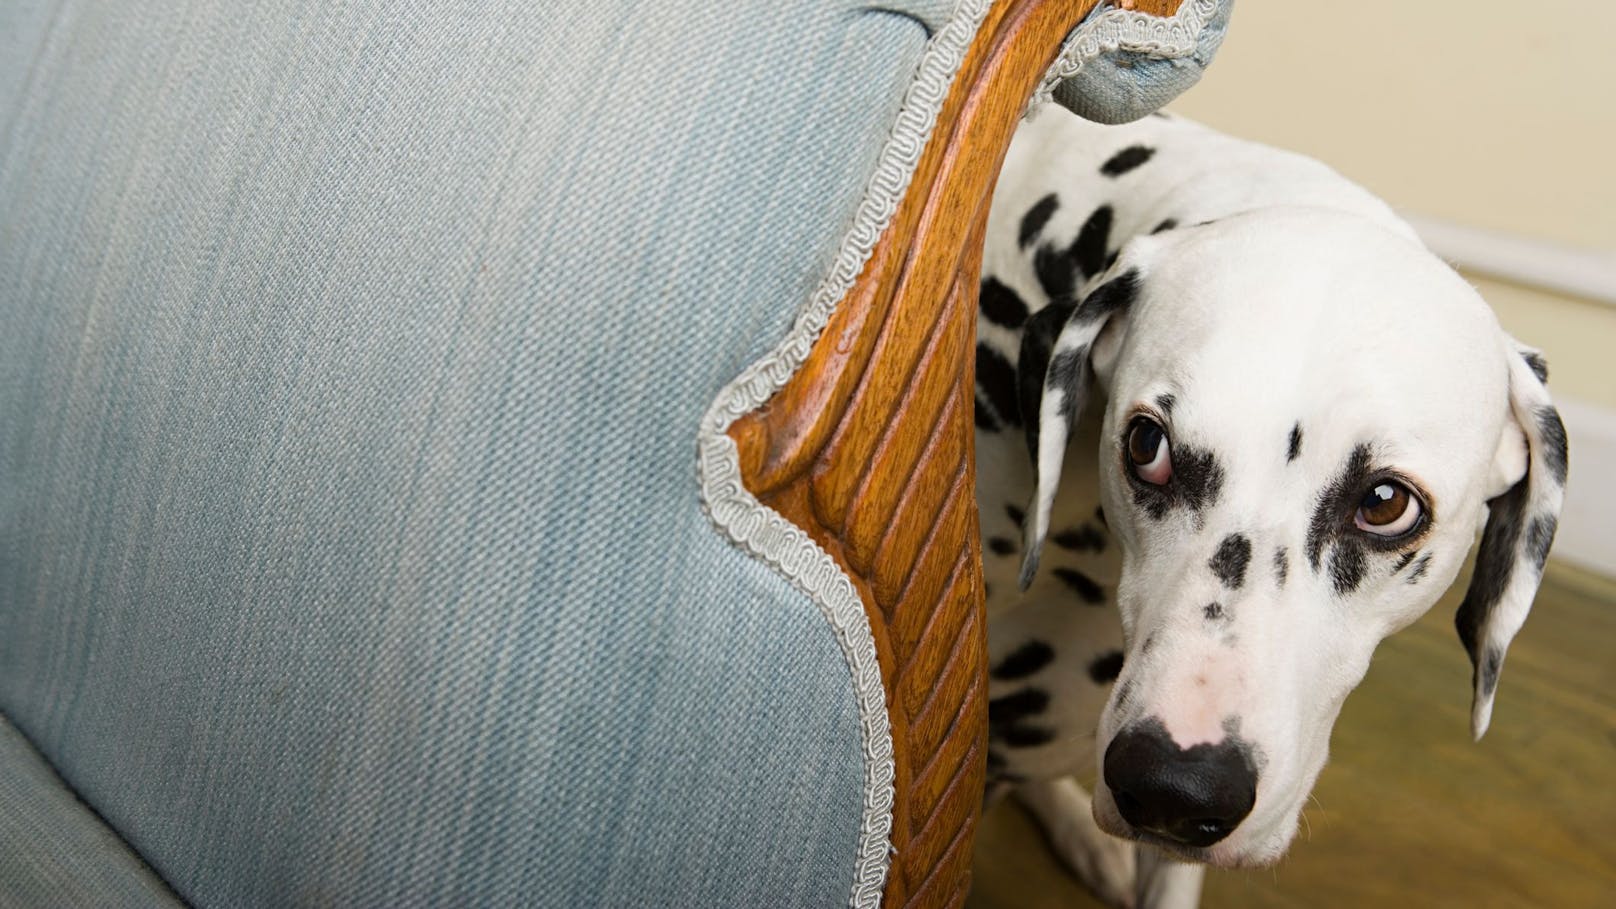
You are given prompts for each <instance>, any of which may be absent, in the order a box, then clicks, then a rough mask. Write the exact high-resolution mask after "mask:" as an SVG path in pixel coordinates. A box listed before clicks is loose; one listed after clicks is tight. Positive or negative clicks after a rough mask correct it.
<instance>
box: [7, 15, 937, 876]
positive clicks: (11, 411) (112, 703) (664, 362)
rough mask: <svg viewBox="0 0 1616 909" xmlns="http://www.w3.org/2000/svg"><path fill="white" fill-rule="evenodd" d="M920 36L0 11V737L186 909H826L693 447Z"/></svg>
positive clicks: (824, 730) (854, 184)
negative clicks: (95, 816) (1, 15)
mask: <svg viewBox="0 0 1616 909" xmlns="http://www.w3.org/2000/svg"><path fill="white" fill-rule="evenodd" d="M41 9H44V10H45V12H44V13H41V14H37V15H36V14H35V13H36V12H38V10H41ZM948 9H949V5H948V4H945V3H939V2H936V0H920V2H918V3H917V4H915V5H914V6H913V7H912V8H908V9H906V10H905V9H900V10H899V11H898V12H897V13H894V12H893V11H891V10H883V9H873V8H871V5H870V4H868V3H865V2H861V0H838V2H824V0H753V2H724V3H713V2H709V0H684V2H673V3H661V4H643V3H638V2H627V0H620V2H602V0H592V2H589V3H572V4H567V3H534V2H530V0H502V2H487V3H464V4H461V3H442V2H432V3H419V2H418V3H399V2H382V0H369V2H356V3H340V4H338V3H328V2H323V0H308V2H294V0H274V2H265V3H257V4H250V5H249V4H239V3H231V2H225V0H207V2H194V3H188V4H181V5H176V4H169V3H160V2H119V3H108V2H100V3H95V2H88V0H61V2H58V3H54V4H50V5H49V8H48V9H45V7H42V6H40V5H38V4H23V5H20V6H15V7H13V13H12V19H13V21H20V22H23V23H24V27H23V28H22V29H20V30H19V33H20V34H22V35H23V38H22V39H17V40H16V43H18V44H23V45H28V46H27V47H25V53H26V57H27V60H28V61H29V62H28V63H27V65H26V66H19V65H16V64H15V63H12V62H8V63H7V64H6V65H5V66H4V67H3V68H0V76H3V77H4V78H6V79H8V80H11V81H10V84H7V85H5V86H0V101H5V102H6V103H7V104H8V107H7V108H6V109H3V110H0V129H3V130H4V132H3V133H0V325H3V329H0V710H3V711H4V713H5V714H6V715H7V716H9V717H10V718H11V719H12V720H13V721H14V722H15V723H16V725H17V726H18V727H19V728H20V729H22V730H23V731H24V732H25V733H26V734H27V735H28V737H29V738H30V739H31V740H32V741H33V742H35V743H37V744H38V746H39V748H40V749H41V751H43V752H44V754H45V755H46V757H47V758H48V759H49V760H50V761H51V762H52V764H53V765H54V766H55V767H56V768H57V769H58V770H59V772H60V773H61V774H62V776H63V777H64V778H65V779H66V780H67V781H68V782H69V783H70V784H71V785H72V786H73V787H74V789H75V790H76V791H77V792H78V793H79V794H80V795H81V796H82V797H83V798H84V799H85V800H86V801H88V802H89V803H90V804H91V805H93V806H94V807H95V808H96V810H97V811H98V812H99V813H100V814H101V815H102V816H103V817H105V818H106V819H107V821H108V822H109V823H110V824H111V825H112V826H113V827H114V828H115V829H116V830H117V831H118V832H119V833H120V834H121V835H122V836H123V837H124V838H125V839H126V840H127V841H128V842H129V843H130V844H131V845H132V846H133V847H134V848H135V849H136V850H137V851H138V852H139V853H140V854H141V855H143V856H144V857H145V858H146V859H147V860H148V861H149V862H150V863H151V865H152V866H153V867H154V868H155V869H156V871H157V872H158V873H159V874H161V875H162V876H163V878H164V879H165V880H166V881H167V882H168V883H169V884H170V885H172V886H173V887H174V889H175V890H176V891H177V892H178V893H179V895H180V896H181V897H183V898H185V899H187V900H189V901H193V902H195V903H197V904H199V905H227V906H251V905H286V904H299V905H302V904H320V905H360V906H398V905H421V904H434V905H474V904H481V905H490V904H492V905H510V904H539V905H553V906H597V905H598V906H633V905H643V906H695V905H702V906H707V905H749V906H760V905H778V906H785V905H826V906H829V905H844V904H845V903H846V901H847V898H848V889H849V885H850V882H851V880H852V876H853V867H852V859H853V855H854V848H855V837H856V834H857V828H858V823H859V818H860V808H861V802H862V799H863V793H862V791H861V781H862V775H861V763H860V753H859V734H858V730H857V720H858V718H857V713H856V710H855V706H854V703H853V700H852V695H851V683H850V679H849V673H848V667H847V666H846V664H845V663H844V661H843V658H842V656H841V653H840V651H839V650H838V647H837V645H836V643H835V641H834V640H833V639H832V636H831V634H830V632H829V631H828V629H827V627H826V625H825V622H824V620H823V618H822V617H821V616H820V615H819V613H818V612H817V610H816V608H815V607H814V605H813V604H812V603H811V602H809V601H808V600H807V599H806V598H805V597H803V596H802V595H800V594H798V593H797V592H795V591H794V590H792V589H791V588H790V587H788V586H787V584H786V583H785V582H784V581H783V580H781V579H780V578H779V577H778V576H776V575H775V574H773V573H772V572H771V571H770V570H769V569H768V568H766V567H765V566H764V565H762V564H760V563H758V562H756V561H754V560H752V559H751V558H749V557H747V556H746V555H744V554H742V553H741V552H739V551H738V550H736V549H735V548H733V547H732V546H731V545H730V544H729V543H728V542H726V541H725V540H724V539H722V538H720V537H719V536H718V535H717V534H716V533H715V532H714V530H713V528H712V527H711V526H710V524H709V523H708V521H707V519H706V518H705V517H704V516H703V515H702V513H701V512H700V510H699V508H698V501H697V491H696V484H695V433H696V429H697V426H698V422H699V417H700V415H701V413H702V411H703V410H704V408H706V406H707V405H708V402H709V401H710V400H711V399H712V397H713V395H714V394H715V393H716V391H717V390H718V389H719V388H720V387H721V386H722V385H723V384H724V383H725V382H726V381H727V380H729V379H730V378H731V377H732V376H734V375H735V374H736V373H737V372H739V371H740V369H741V368H742V366H744V365H745V364H746V363H748V362H750V361H751V360H752V359H754V358H755V357H756V356H758V354H759V353H760V352H761V351H762V350H764V349H765V348H767V347H768V346H769V345H770V344H772V343H774V342H775V340H776V339H777V338H778V337H779V336H780V335H781V334H782V333H783V331H784V330H785V328H786V326H787V325H788V323H789V321H790V319H791V317H792V315H793V314H794V313H795V311H796V310H797V308H798V307H799V306H800V305H801V303H802V302H803V301H804V300H805V299H806V298H807V297H808V294H809V292H810V291H811V289H812V288H813V287H814V286H815V285H816V284H817V283H818V282H819V281H820V280H821V279H822V277H823V275H824V273H825V271H826V269H827V268H828V266H829V263H830V260H831V257H832V255H833V254H834V251H835V249H836V246H837V243H838V240H839V237H840V234H841V233H842V232H843V231H844V230H845V228H846V226H847V222H848V220H849V218H850V217H851V213H852V211H853V208H854V206H855V204H856V202H857V200H858V198H859V197H860V194H861V193H862V191H863V189H864V187H863V181H864V179H865V178H866V176H867V175H868V173H869V172H870V169H871V166H872V163H873V160H874V157H875V154H876V152H877V150H878V148H879V146H880V142H881V139H882V138H883V137H884V136H885V135H886V134H887V132H888V130H889V129H890V128H891V125H892V122H893V119H894V116H895V114H896V111H897V108H898V102H899V99H900V96H901V94H902V91H903V89H904V87H905V85H906V84H907V83H908V81H909V80H910V78H911V76H912V74H913V69H914V66H915V63H916V61H917V60H918V59H919V55H920V53H921V51H922V49H923V47H924V44H925V41H926V38H927V34H928V31H929V30H930V29H932V28H934V27H935V26H936V25H937V22H936V21H935V17H937V16H940V15H943V14H946V13H947V12H948ZM16 10H21V11H22V12H21V13H18V12H16ZM31 10H32V11H33V12H30V11H31ZM8 40H10V39H8ZM19 79H20V80H21V81H20V82H19V81H18V80H19ZM5 848H7V844H5V843H4V842H0V850H3V849H5Z"/></svg>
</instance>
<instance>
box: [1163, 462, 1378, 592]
mask: <svg viewBox="0 0 1616 909" xmlns="http://www.w3.org/2000/svg"><path fill="white" fill-rule="evenodd" d="M1369 459H1370V451H1369V446H1368V445H1364V444H1359V445H1358V446H1357V447H1355V448H1353V449H1352V454H1350V455H1348V456H1347V460H1346V463H1345V464H1343V465H1342V466H1341V470H1340V472H1338V473H1337V474H1336V475H1335V477H1334V478H1333V479H1331V480H1330V482H1329V483H1328V484H1327V485H1326V486H1325V487H1324V489H1323V491H1321V492H1320V493H1319V498H1318V502H1317V504H1315V505H1314V506H1313V517H1312V519H1311V520H1310V521H1309V522H1308V527H1307V563H1308V565H1310V566H1312V568H1313V571H1314V572H1315V573H1317V572H1318V570H1319V566H1320V556H1322V554H1323V553H1324V544H1325V543H1327V542H1329V541H1330V540H1332V539H1335V538H1336V537H1338V536H1340V533H1341V528H1342V524H1343V522H1344V521H1345V519H1346V517H1347V516H1349V515H1351V514H1352V513H1353V511H1355V510H1356V509H1357V507H1358V497H1359V496H1358V493H1359V490H1361V489H1363V486H1364V483H1365V482H1367V481H1368V479H1369ZM1175 461H1176V459H1175ZM1175 467H1176V464H1175Z"/></svg>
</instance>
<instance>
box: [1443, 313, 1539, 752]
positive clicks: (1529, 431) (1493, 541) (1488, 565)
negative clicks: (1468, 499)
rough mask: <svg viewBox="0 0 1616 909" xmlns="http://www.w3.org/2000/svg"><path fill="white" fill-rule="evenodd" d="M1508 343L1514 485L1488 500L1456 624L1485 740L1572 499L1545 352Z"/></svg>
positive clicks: (1503, 459)
mask: <svg viewBox="0 0 1616 909" xmlns="http://www.w3.org/2000/svg"><path fill="white" fill-rule="evenodd" d="M1508 340H1509V343H1510V345H1511V346H1512V347H1513V348H1515V349H1516V352H1515V353H1514V354H1511V355H1509V356H1508V360H1509V408H1510V415H1511V416H1512V417H1513V425H1512V426H1510V427H1509V428H1507V429H1506V431H1505V438H1504V440H1503V442H1502V443H1501V445H1500V447H1499V453H1498V455H1497V457H1496V458H1495V469H1496V472H1498V473H1500V474H1501V477H1500V479H1501V481H1502V482H1500V484H1499V485H1503V483H1509V486H1508V488H1507V489H1505V490H1504V491H1503V492H1502V493H1500V494H1498V495H1497V496H1496V497H1494V498H1492V499H1490V500H1488V502H1487V524H1486V526H1485V527H1484V528H1483V529H1482V532H1481V546H1480V547H1479V548H1478V549H1477V550H1476V568H1475V573H1474V574H1473V575H1472V576H1471V578H1470V588H1469V589H1468V590H1467V591H1465V597H1464V602H1462V603H1461V604H1460V605H1459V613H1458V615H1457V616H1456V618H1455V621H1454V624H1455V626H1456V627H1457V628H1458V630H1459V640H1461V641H1462V642H1463V643H1464V646H1465V650H1466V651H1468V652H1469V654H1470V663H1471V666H1472V682H1473V683H1474V685H1475V700H1474V701H1473V702H1472V705H1471V708H1470V732H1471V734H1472V735H1474V736H1475V737H1476V739H1477V740H1480V739H1481V737H1482V735H1483V734H1484V733H1486V731H1487V725H1488V723H1489V722H1491V720H1492V714H1493V694H1494V693H1495V692H1496V690H1497V688H1498V674H1499V672H1500V671H1501V670H1502V669H1503V666H1504V651H1505V649H1506V648H1508V647H1509V642H1510V640H1511V639H1512V638H1514V637H1515V633H1516V632H1517V631H1520V629H1521V624H1522V623H1524V622H1525V621H1526V613H1527V611H1528V610H1530V609H1531V608H1532V598H1533V597H1534V596H1535V595H1536V593H1537V586H1538V582H1539V581H1540V580H1541V579H1542V576H1543V563H1544V562H1545V561H1546V560H1547V559H1548V557H1549V545H1550V544H1551V543H1553V542H1554V530H1555V527H1556V525H1557V524H1558V522H1559V518H1560V504H1561V502H1562V501H1563V500H1564V498H1565V481H1566V468H1567V453H1566V432H1565V425H1564V424H1562V423H1561V422H1560V414H1559V411H1557V410H1555V409H1554V404H1553V402H1551V401H1550V399H1549V390H1548V387H1547V385H1546V384H1545V383H1546V382H1547V380H1548V369H1547V367H1546V366H1545V365H1544V363H1543V358H1542V357H1541V356H1540V355H1539V354H1538V352H1537V351H1535V350H1532V349H1530V348H1527V347H1524V346H1522V345H1520V344H1519V343H1518V342H1515V341H1514V339H1512V338H1511V339H1508ZM1522 438H1524V439H1525V446H1524V447H1525V452H1524V457H1523V454H1522V445H1521V439H1522ZM1523 460H1524V468H1525V470H1524V473H1523V472H1522V471H1521V467H1522V463H1523Z"/></svg>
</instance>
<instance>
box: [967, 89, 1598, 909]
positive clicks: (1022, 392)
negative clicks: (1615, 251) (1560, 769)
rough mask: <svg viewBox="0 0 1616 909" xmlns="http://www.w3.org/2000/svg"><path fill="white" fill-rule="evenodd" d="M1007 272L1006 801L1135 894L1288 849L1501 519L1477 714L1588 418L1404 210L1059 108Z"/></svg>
mask: <svg viewBox="0 0 1616 909" xmlns="http://www.w3.org/2000/svg"><path fill="white" fill-rule="evenodd" d="M982 274H983V279H982V287H981V297H980V318H979V320H978V324H979V329H978V345H977V351H976V357H977V361H976V388H977V398H976V421H977V424H976V425H977V432H976V451H977V477H978V484H977V497H978V504H979V506H980V519H981V527H982V544H983V561H984V580H985V583H986V586H987V608H988V621H989V632H988V639H989V654H990V678H989V694H990V706H989V711H988V714H989V727H990V731H989V753H988V762H989V778H990V787H989V798H992V797H994V796H995V795H996V794H998V793H1000V792H1005V791H1008V792H1011V793H1013V794H1014V796H1015V797H1016V798H1017V799H1018V800H1019V801H1021V802H1022V803H1023V804H1024V805H1025V806H1026V808H1027V809H1029V811H1030V813H1031V814H1032V815H1033V816H1034V818H1035V819H1036V821H1037V822H1038V823H1039V824H1040V825H1041V826H1042V827H1043V829H1044V831H1045V833H1046V835H1047V838H1048V840H1049V842H1050V844H1051V845H1052V847H1053V849H1054V850H1055V851H1056V852H1057V853H1058V855H1059V856H1060V858H1061V859H1062V860H1063V861H1064V862H1065V863H1066V864H1067V865H1068V866H1069V867H1070V868H1071V869H1072V870H1073V871H1074V872H1075V873H1076V874H1077V875H1078V876H1080V877H1081V878H1083V879H1084V880H1085V881H1086V882H1087V883H1088V884H1089V885H1090V887H1091V889H1093V890H1094V891H1095V892H1096V893H1097V894H1098V895H1099V896H1101V897H1102V898H1103V899H1105V900H1106V901H1107V902H1109V903H1111V904H1114V905H1141V906H1193V905H1195V904H1196V903H1197V902H1198V900H1199V893H1200V883H1201V874H1202V871H1203V870H1204V868H1205V866H1207V865H1212V866H1217V867H1225V868H1235V867H1250V866H1262V865H1267V864H1270V863H1273V862H1275V861H1276V860H1278V859H1279V858H1280V856H1281V855H1282V854H1283V853H1284V852H1285V850H1286V849H1287V847H1288V846H1289V844H1290V842H1291V840H1292V838H1293V837H1294V836H1295V833H1296V830H1297V824H1298V818H1299V815H1300V812H1301V809H1302V807H1303V804H1304V802H1305V800H1306V799H1307V797H1308V794H1309V792H1310V790H1311V789H1312V787H1313V783H1314V781H1315V779H1316V778H1317V777H1318V774H1319V771H1320V770H1321V769H1322V767H1323V766H1324V762H1325V759H1326V756H1327V753H1328V748H1329V739H1330V731H1331V727H1332V726H1333V724H1334V722H1335V718H1336V716H1337V714H1338V712H1339V710H1340V708H1341V705H1342V702H1343V700H1344V699H1345V698H1346V696H1347V694H1348V692H1350V691H1351V690H1352V689H1353V688H1354V687H1355V686H1356V685H1357V684H1358V682H1359V681H1360V680H1361V679H1362V678H1363V676H1364V673H1365V671H1366V670H1367V669H1368V666H1369V662H1370V657H1371V655H1372V654H1373V652H1374V649H1375V647H1376V645H1377V644H1378V643H1379V642H1380V641H1381V640H1382V639H1383V638H1385V637H1387V636H1388V635H1390V634H1392V633H1393V632H1395V631H1397V630H1399V629H1401V628H1403V627H1405V626H1407V625H1409V624H1410V623H1412V622H1413V621H1414V620H1415V619H1417V618H1418V617H1419V616H1420V615H1422V614H1423V613H1424V612H1425V611H1426V610H1427V609H1429V608H1430V607H1431V605H1432V604H1433V603H1434V602H1435V601H1436V599H1437V598H1438V596H1439V595H1441V593H1442V592H1443V591H1444V590H1445V589H1446V588H1447V587H1448V586H1449V584H1450V583H1452V581H1453V580H1454V578H1455V575H1456V574H1457V573H1458V571H1459V569H1460V566H1461V564H1462V563H1463V562H1464V560H1465V557H1466V554H1467V552H1468V551H1469V550H1470V548H1471V546H1472V544H1473V543H1474V541H1475V538H1476V535H1477V532H1478V530H1480V532H1481V542H1480V545H1479V549H1478V550H1477V556H1476V569H1475V572H1474V577H1473V579H1472V581H1471V583H1470V586H1469V589H1468V593H1467V594H1466V596H1465V599H1464V603H1463V605H1462V606H1461V607H1460V609H1459V613H1458V618H1457V625H1458V630H1459V637H1460V638H1461V640H1462V642H1463V644H1464V646H1465V647H1466V649H1467V650H1468V651H1469V654H1470V658H1471V661H1472V664H1473V666H1474V675H1473V679H1472V683H1473V686H1474V708H1473V712H1472V716H1471V727H1472V733H1473V734H1474V735H1475V736H1476V737H1477V738H1479V737H1480V736H1481V734H1482V733H1483V732H1484V731H1485V730H1486V728H1487V725H1488V722H1489V719H1490V717H1491V713H1492V705H1493V693H1494V690H1495V688H1496V686H1497V684H1498V679H1499V671H1500V669H1501V667H1502V665H1503V661H1504V653H1505V649H1506V647H1507V646H1508V644H1509V642H1510V639H1511V638H1512V637H1513V636H1514V635H1515V633H1516V632H1517V631H1518V630H1519V629H1520V627H1521V624H1522V622H1523V621H1524V620H1525V618H1526V614H1527V610H1528V608H1529V607H1530V605H1531V602H1532V598H1533V596H1534V595H1535V593H1536V589H1537V585H1538V581H1539V579H1540V576H1541V573H1542V570H1543V564H1544V560H1545V558H1546V556H1547V554H1548V550H1549V545H1550V543H1551V542H1552V540H1553V537H1554V531H1555V524H1556V519H1557V516H1558V514H1559V510H1560V503H1561V499H1562V496H1563V489H1564V484H1565V478H1566V459H1567V453H1566V438H1565V431H1564V428H1563V426H1562V424H1561V422H1560V418H1559V416H1558V414H1557V413H1556V411H1555V409H1554V407H1553V405H1552V404H1551V402H1550V398H1549V394H1548V391H1547V388H1546V387H1545V384H1544V383H1545V381H1546V377H1547V373H1546V368H1545V366H1544V364H1543V361H1542V359H1541V358H1540V357H1539V356H1538V354H1537V353H1536V352H1535V351H1532V350H1529V349H1527V348H1525V347H1523V346H1522V345H1520V344H1519V343H1517V342H1515V341H1514V340H1513V339H1511V338H1510V337H1509V336H1508V335H1506V334H1505V333H1504V332H1503V331H1502V330H1501V329H1500V328H1499V326H1498V323H1497V322H1496V321H1495V319H1494V317H1493V314H1492V312H1491V311H1490V310H1489V308H1488V307H1487V305H1486V304H1485V303H1484V302H1483V301H1482V299H1481V298H1480V297H1479V296H1478V295H1477V293H1476V292H1475V290H1474V289H1473V288H1471V287H1470V286H1469V285H1468V284H1466V283H1465V282H1464V281H1463V280H1462V279H1461V278H1460V277H1459V276H1458V275H1456V274H1455V273H1454V272H1453V271H1452V270H1451V269H1450V268H1448V267H1447V266H1446V265H1444V264H1443V263H1442V262H1441V261H1439V260H1438V259H1437V258H1436V257H1435V256H1433V255H1432V254H1431V253H1430V252H1428V251H1427V250H1426V249H1425V248H1424V247H1423V246H1422V245H1421V244H1420V242H1419V240H1418V239H1417V238H1416V236H1415V234H1414V232H1413V231H1412V230H1411V229H1410V228H1409V227H1408V225H1406V224H1405V223H1403V222H1402V221H1401V220H1399V219H1398V218H1397V217H1396V216H1395V215H1394V214H1393V213H1392V211H1391V210H1390V209H1389V208H1388V207H1387V206H1386V205H1385V204H1384V203H1382V202H1380V201H1379V200H1377V199H1376V198H1374V197H1373V196H1371V195H1370V194H1369V193H1368V192H1366V191H1365V190H1363V189H1361V188H1359V187H1358V186H1356V185H1354V184H1352V183H1350V182H1348V181H1347V180H1345V179H1343V178H1342V177H1341V176H1339V175H1337V174H1336V173H1335V172H1333V171H1331V170H1330V169H1328V168H1327V167H1325V166H1324V165H1322V164H1319V163H1317V162H1315V161H1313V160H1310V159H1307V158H1303V157H1300V156H1297V155H1294V154H1290V153H1286V152H1282V151H1278V150H1275V149H1271V148H1266V147H1263V146H1259V145H1255V144H1251V143H1248V142H1244V141H1240V140H1236V139H1233V138H1230V137H1227V136H1224V135H1221V134H1219V133H1217V132H1214V131H1212V130H1210V129H1207V128H1205V127H1202V126H1200V125H1197V124H1195V123H1192V122H1189V121H1186V120H1183V119H1179V118H1176V117H1168V116H1159V115H1158V116H1153V117H1148V118H1146V119H1145V120H1143V121H1141V122H1138V123H1135V124H1131V125H1127V126H1122V127H1111V126H1099V125H1095V124H1092V123H1089V122H1086V121H1083V120H1081V119H1078V118H1077V117H1075V116H1073V115H1071V114H1069V113H1067V112H1066V111H1065V110H1063V109H1061V108H1059V107H1057V106H1055V105H1046V106H1044V107H1042V108H1040V109H1038V110H1036V111H1034V112H1033V114H1032V115H1030V116H1029V118H1028V119H1027V120H1026V121H1025V122H1024V123H1023V124H1022V126H1021V128H1020V129H1019V131H1018V133H1017V135H1016V137H1015V139H1014V142H1013V143H1012V146H1011V148H1010V150H1009V153H1008V157H1007V159H1006V162H1005V165H1004V169H1003V172H1002V175H1001V177H1000V180H999V183H998V186H997V189H996V191H995V196H994V200H993V207H992V210H991V213H990V216H989V220H988V229H987V241H986V245H985V249H984V258H983V270H982ZM1483 525H1484V526H1483ZM1081 778H1093V779H1095V782H1094V784H1093V789H1092V795H1091V794H1090V792H1089V790H1087V789H1085V788H1084V787H1083V786H1082V785H1081V784H1080V782H1079V780H1080V779H1081Z"/></svg>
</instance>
